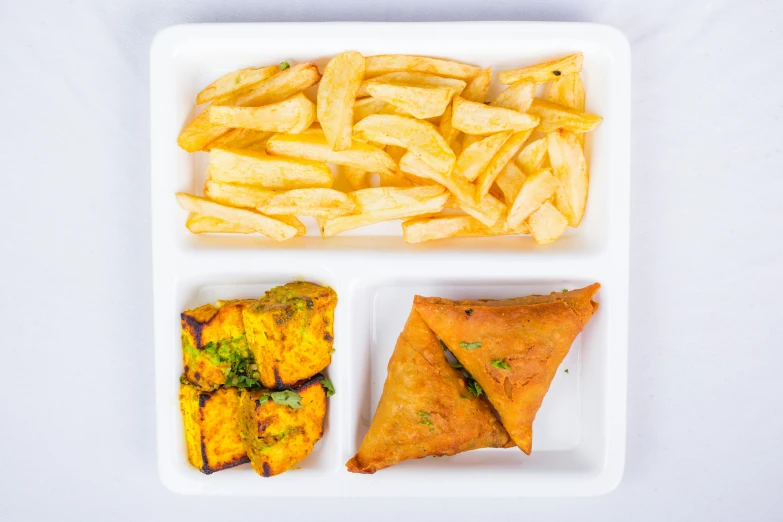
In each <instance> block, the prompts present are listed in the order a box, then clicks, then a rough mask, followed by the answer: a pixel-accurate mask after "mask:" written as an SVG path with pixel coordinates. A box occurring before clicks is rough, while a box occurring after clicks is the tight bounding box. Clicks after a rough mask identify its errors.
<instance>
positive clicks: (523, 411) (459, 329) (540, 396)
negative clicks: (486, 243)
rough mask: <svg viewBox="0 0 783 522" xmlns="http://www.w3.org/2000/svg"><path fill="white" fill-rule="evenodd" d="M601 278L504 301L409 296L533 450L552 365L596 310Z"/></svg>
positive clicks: (512, 431)
mask: <svg viewBox="0 0 783 522" xmlns="http://www.w3.org/2000/svg"><path fill="white" fill-rule="evenodd" d="M599 288H600V285H599V284H598V283H595V284H592V285H590V286H588V287H585V288H582V289H580V290H573V291H570V292H559V293H552V294H551V295H548V296H538V295H533V296H529V297H526V298H520V299H513V300H507V301H475V300H468V301H451V300H448V299H441V298H437V297H421V296H416V297H415V298H414V308H415V309H416V310H417V311H418V312H419V313H420V314H421V317H422V319H423V320H424V322H425V323H427V326H429V327H430V329H432V331H433V332H434V333H435V335H437V336H438V337H439V338H440V339H441V340H442V341H443V342H444V343H445V344H446V346H448V348H449V350H451V352H452V353H453V354H454V356H455V357H456V358H457V360H458V361H459V362H460V363H461V364H462V365H463V366H464V368H465V370H466V371H467V372H468V373H470V375H472V376H473V378H474V379H476V381H477V382H478V384H479V385H480V386H481V388H482V389H483V390H484V392H485V393H486V394H487V398H488V399H489V401H490V402H491V403H492V405H493V406H494V407H495V409H496V410H497V412H498V414H499V415H500V419H501V422H502V423H503V426H504V427H505V429H506V430H507V431H508V433H509V435H510V436H511V438H512V439H513V440H514V442H515V443H516V444H517V446H518V447H519V448H520V449H521V450H522V451H523V452H525V453H526V454H530V450H531V448H532V443H533V420H534V419H535V416H536V413H537V412H538V409H539V408H540V407H541V403H542V401H543V400H544V396H545V395H546V392H547V391H548V390H549V385H550V384H551V382H552V379H553V378H554V376H555V373H556V372H557V367H558V366H559V365H560V363H561V362H562V360H563V358H565V356H566V354H567V353H568V351H569V349H570V348H571V344H572V343H573V341H574V339H575V338H576V336H577V335H579V333H580V332H581V331H582V329H583V328H584V327H585V325H587V322H588V321H589V320H590V318H591V317H592V315H593V313H594V312H595V310H596V308H597V306H598V305H597V304H596V303H595V302H593V301H592V297H593V296H594V295H595V293H596V292H597V291H598V289H599Z"/></svg>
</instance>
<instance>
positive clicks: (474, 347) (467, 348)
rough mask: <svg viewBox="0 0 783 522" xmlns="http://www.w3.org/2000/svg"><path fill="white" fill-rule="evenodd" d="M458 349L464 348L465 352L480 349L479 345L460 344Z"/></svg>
mask: <svg viewBox="0 0 783 522" xmlns="http://www.w3.org/2000/svg"><path fill="white" fill-rule="evenodd" d="M459 346H460V348H465V349H466V350H475V349H476V348H481V343H466V342H464V341H463V342H461V343H459Z"/></svg>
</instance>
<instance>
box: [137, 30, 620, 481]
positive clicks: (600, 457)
mask: <svg viewBox="0 0 783 522" xmlns="http://www.w3.org/2000/svg"><path fill="white" fill-rule="evenodd" d="M349 49H353V50H357V51H360V52H362V53H364V54H381V53H406V54H419V55H428V56H437V57H443V58H452V59H455V60H459V61H464V62H467V63H474V64H477V65H482V66H489V65H492V66H493V67H494V68H495V70H499V69H503V68H511V67H518V66H521V65H524V64H529V63H535V62H538V61H544V60H546V59H550V58H554V57H558V56H562V55H564V54H567V53H571V52H574V51H582V52H583V53H584V57H585V60H584V70H583V73H582V77H583V80H584V84H585V90H586V92H587V110H588V111H589V112H594V113H596V114H600V115H602V116H603V117H604V121H603V123H602V124H601V126H600V127H599V128H598V129H597V130H596V131H595V132H593V133H591V134H590V135H589V136H588V138H587V141H586V154H587V158H588V161H589V165H590V176H591V178H590V193H589V199H588V206H587V212H586V214H585V217H584V220H583V223H582V225H581V226H580V227H579V229H577V230H571V231H570V232H569V233H568V234H567V236H564V237H563V238H561V239H560V240H559V241H557V242H556V243H554V244H552V245H549V246H547V247H539V246H536V245H535V243H534V242H533V241H532V239H530V238H528V237H495V238H461V239H453V240H446V241H441V242H435V243H432V244H426V243H425V244H422V245H407V244H405V243H404V242H403V240H402V238H401V236H400V226H399V222H393V223H382V224H379V225H374V226H370V227H364V228H361V229H358V230H356V231H353V232H350V233H347V234H345V235H343V236H339V237H335V238H332V239H329V240H322V239H321V238H320V236H319V235H318V233H317V230H316V229H315V227H314V226H309V229H310V232H309V233H308V235H306V236H303V237H300V238H295V239H293V240H289V241H287V242H284V243H276V242H274V241H271V240H267V239H264V238H262V237H258V236H241V237H229V236H196V235H192V234H190V232H188V230H187V229H186V228H185V226H184V223H185V220H186V217H187V213H186V212H185V211H183V210H182V209H180V208H179V206H178V205H177V201H176V199H175V197H174V193H175V192H177V191H189V192H194V193H197V194H199V193H201V186H202V185H203V179H204V178H203V177H204V174H203V172H204V167H205V165H206V154H203V153H198V154H187V153H186V152H184V151H182V150H180V149H179V148H178V147H177V143H176V139H177V135H178V134H179V131H180V130H181V128H182V126H183V125H184V123H185V122H187V121H188V120H189V119H190V118H191V117H192V115H193V110H194V108H193V103H194V99H195V95H196V93H197V92H198V91H199V90H200V89H201V88H202V87H203V86H204V85H206V84H208V83H209V82H210V81H211V80H212V79H214V78H215V77H217V76H219V75H221V74H223V73H225V72H228V71H231V70H234V69H238V68H241V67H248V66H253V65H263V64H268V63H277V62H280V61H283V60H291V61H294V62H303V61H315V62H316V63H318V65H319V67H321V68H322V67H323V65H324V64H325V63H326V62H327V61H328V59H329V58H330V57H331V56H333V55H335V54H337V53H339V52H342V51H345V50H349ZM496 88H497V87H496ZM151 111H152V126H151V129H152V226H153V232H152V234H153V263H154V267H153V284H154V310H155V312H154V313H155V316H154V317H155V365H156V394H157V439H158V467H159V472H160V477H161V480H162V481H163V483H164V484H165V485H166V486H167V487H168V488H169V489H171V490H173V491H176V492H179V493H186V494H223V495H254V496H340V495H344V496H544V495H547V496H569V495H596V494H601V493H606V492H608V491H611V490H612V489H614V487H616V485H617V484H618V482H619V480H620V478H621V476H622V472H623V465H624V456H625V429H626V428H625V419H626V413H625V404H626V372H627V363H626V359H627V325H628V236H629V202H628V197H629V175H630V174H629V149H630V146H629V142H630V140H629V122H630V114H629V111H630V52H629V48H628V43H627V41H626V40H625V38H624V37H623V36H622V35H621V34H620V33H619V32H618V31H616V30H615V29H612V28H610V27H606V26H600V25H592V24H570V23H543V22H466V23H421V24H408V23H404V24H403V23H399V24H383V23H323V24H232V25H228V24H216V25H184V26H175V27H171V28H168V29H166V30H164V31H162V32H161V33H160V34H158V36H157V37H156V38H155V41H154V43H153V45H152V52H151ZM307 224H308V225H312V223H309V222H308V223H307ZM294 279H305V280H310V281H314V282H319V283H323V284H327V285H330V286H332V287H333V288H334V289H335V290H336V291H337V294H338V296H339V304H338V307H337V311H336V316H335V350H336V352H335V354H334V357H333V362H332V364H331V366H330V367H329V368H328V370H327V372H328V374H329V376H330V378H331V379H332V381H333V383H334V385H335V388H336V390H337V394H336V395H335V396H334V397H332V398H331V399H330V404H329V411H328V416H327V423H326V430H325V434H324V438H323V439H322V440H321V441H320V442H319V443H318V444H317V446H316V448H315V450H314V451H313V453H312V454H311V455H310V456H308V457H307V458H306V459H305V460H304V461H303V462H301V463H300V465H299V469H296V470H292V471H289V472H287V473H284V474H283V475H280V476H277V477H273V478H269V479H264V478H261V477H259V476H258V475H256V474H255V473H254V472H253V470H252V469H251V468H250V467H249V465H245V466H240V467H237V468H233V469H229V470H224V471H221V472H219V473H215V474H212V475H209V476H207V475H203V474H201V473H200V472H199V471H197V470H196V469H194V468H192V467H191V466H189V465H188V463H187V459H186V455H185V441H184V435H183V428H182V418H181V414H180V411H179V403H178V398H177V393H178V387H179V376H180V374H181V373H182V358H181V351H180V326H179V314H180V312H181V311H182V310H185V309H187V308H189V307H194V306H197V305H201V304H204V303H206V302H210V301H214V300H215V299H227V298H235V297H258V296H259V295H261V294H262V293H263V291H264V290H266V289H267V288H270V287H272V286H276V285H278V284H283V283H286V282H288V281H291V280H294ZM595 281H598V282H600V283H601V285H602V288H601V290H600V292H599V293H598V295H597V298H596V300H597V301H599V302H600V305H601V306H600V309H599V311H598V313H597V314H596V315H595V316H594V317H593V319H592V320H591V322H590V324H589V325H588V326H587V328H586V329H585V331H584V332H583V333H582V334H581V335H580V336H579V337H578V338H577V340H576V342H575V343H574V345H573V347H572V349H571V352H570V354H569V355H568V357H567V358H566V360H565V362H564V363H563V366H562V367H561V368H568V369H569V372H568V373H567V374H566V373H565V372H562V371H561V372H559V374H558V376H557V377H556V378H555V380H554V382H553V384H552V388H551V390H550V392H549V394H548V395H547V397H546V399H545V400H544V404H543V407H542V408H541V410H540V412H539V414H538V417H537V418H536V422H535V424H534V439H533V440H534V442H533V453H532V455H531V456H529V457H528V456H525V455H524V454H522V453H521V452H519V451H513V450H500V449H483V450H477V451H472V452H467V453H464V454H461V455H458V456H455V457H450V458H443V459H422V460H418V461H413V462H406V463H403V464H400V465H398V466H395V467H393V468H389V469H386V470H382V471H380V472H378V473H376V474H375V475H354V474H351V473H348V472H347V471H346V469H345V462H346V461H347V460H348V459H349V458H350V457H351V456H353V455H354V453H355V451H356V449H357V448H358V446H359V444H360V443H361V440H362V438H363V436H364V433H365V432H366V430H367V427H368V426H369V422H370V420H371V418H372V413H373V411H374V408H375V406H376V404H377V402H378V398H379V396H380V392H381V390H382V388H383V382H384V379H385V377H386V363H387V361H388V359H389V356H390V355H391V351H392V350H393V348H394V343H395V341H396V338H397V335H398V334H399V332H400V331H401V330H402V327H403V324H404V322H405V318H406V317H407V314H408V312H409V310H410V307H411V303H412V299H413V295H414V294H422V295H437V296H442V297H452V298H467V297H481V298H503V297H513V296H520V295H527V294H530V293H548V292H550V291H553V290H560V289H562V288H577V287H581V286H585V285H586V284H589V283H592V282H595Z"/></svg>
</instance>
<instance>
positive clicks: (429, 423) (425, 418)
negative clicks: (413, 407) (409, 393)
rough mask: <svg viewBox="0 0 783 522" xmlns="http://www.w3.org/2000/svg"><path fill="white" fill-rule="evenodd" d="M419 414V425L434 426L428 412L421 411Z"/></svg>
mask: <svg viewBox="0 0 783 522" xmlns="http://www.w3.org/2000/svg"><path fill="white" fill-rule="evenodd" d="M417 413H418V414H419V417H421V420H420V421H419V424H424V425H425V426H432V421H431V420H430V414H429V413H427V412H426V411H420V412H417Z"/></svg>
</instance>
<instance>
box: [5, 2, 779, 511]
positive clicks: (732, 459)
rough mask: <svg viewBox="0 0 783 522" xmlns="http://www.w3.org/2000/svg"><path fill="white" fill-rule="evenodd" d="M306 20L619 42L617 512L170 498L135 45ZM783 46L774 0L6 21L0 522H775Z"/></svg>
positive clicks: (100, 14)
mask: <svg viewBox="0 0 783 522" xmlns="http://www.w3.org/2000/svg"><path fill="white" fill-rule="evenodd" d="M232 4H234V5H232ZM308 20H311V21H316V20H375V21H384V20H389V21H418V20H421V21H423V20H427V21H437V20H562V21H591V22H601V23H607V24H611V25H614V26H616V27H618V28H619V29H621V30H622V31H623V32H624V33H625V34H626V35H627V36H628V39H629V40H630V42H631V46H632V49H633V89H634V91H633V126H632V129H633V137H632V143H633V149H632V156H633V161H632V196H631V197H632V201H631V209H632V211H631V217H632V222H631V230H632V232H631V324H630V351H629V361H630V362H629V364H630V367H629V383H628V387H629V390H628V391H629V397H628V422H629V426H628V452H627V464H626V471H625V477H624V479H623V482H622V483H621V485H620V487H619V488H618V489H617V490H616V491H615V492H614V493H612V494H610V495H607V496H604V497H598V498H592V499H523V500H515V499H508V500H502V499H501V500H491V501H489V500H471V499H462V500H459V501H454V500H449V501H444V500H427V499H420V500H393V499H386V500H373V499H363V500H339V499H334V500H319V501H315V500H307V499H305V500H302V501H291V500H285V501H275V500H249V499H229V498H225V499H224V498H185V497H177V496H174V495H172V494H170V493H169V492H168V491H166V490H164V489H163V487H162V486H161V485H160V482H159V481H158V478H157V473H156V467H155V439H154V400H153V397H154V392H153V386H152V384H153V349H152V308H151V305H152V297H151V254H150V218H149V210H150V209H149V179H148V176H149V136H148V134H149V110H148V108H149V107H148V101H149V94H148V88H149V86H148V80H149V75H148V66H149V58H148V56H149V55H148V52H149V45H150V42H151V40H152V37H153V35H154V34H155V32H156V31H158V30H159V29H161V28H163V27H165V26H167V25H171V24H175V23H183V22H240V21H308ZM782 48H783V3H781V2H779V1H777V0H770V1H760V0H735V1H709V2H708V1H704V2H684V1H678V0H655V1H652V2H620V1H614V2H612V1H600V0H592V1H588V0H571V1H566V0H542V1H535V2H525V1H522V0H516V1H502V0H475V1H468V0H451V1H447V0H426V1H416V0H390V1H388V2H380V1H379V2H369V1H358V0H355V1H350V0H349V1H346V0H342V1H338V0H333V1H331V2H322V1H320V0H310V1H297V0H280V1H264V2H253V3H251V2H231V1H227V0H181V1H180V0H178V1H172V2H165V1H152V0H148V1H140V2H132V1H130V0H114V1H106V2H102V1H98V0H95V1H93V2H88V1H78V0H72V1H54V0H50V1H47V2H39V1H33V0H28V1H26V2H21V1H17V2H14V1H12V0H0V99H2V102H1V103H0V107H2V109H1V110H0V169H1V170H0V181H1V182H2V184H1V185H0V188H1V189H2V197H3V201H2V202H1V203H0V224H2V236H0V237H1V238H2V239H1V240H0V269H2V270H0V377H1V378H2V381H1V382H2V385H3V389H4V393H3V396H2V399H0V519H1V520H3V521H5V520H14V521H15V520H80V521H87V520H99V521H103V520H129V521H131V520H132V521H135V520H179V519H189V520H195V519H198V520H204V521H211V520H227V519H248V520H261V519H270V520H279V519H281V517H286V518H288V519H294V518H295V519H307V520H333V519H334V520H338V519H339V520H351V519H354V518H359V517H361V518H362V519H370V520H400V519H401V517H405V519H410V520H413V519H419V518H422V519H424V518H429V519H431V520H463V519H464V520H471V521H478V520H550V519H551V520H579V521H588V520H601V521H606V520H630V519H634V520H651V521H652V520H662V519H666V520H738V519H742V520H775V519H777V520H780V518H781V517H783V494H782V493H781V487H783V408H782V407H781V406H783V335H781V334H782V333H783V332H781V328H780V326H781V324H783V299H782V298H781V290H782V287H783V276H781V269H782V268H783V212H781V205H783V152H781V148H782V147H783V146H782V145H781V143H782V142H783V72H781V70H782V68H783V51H782V50H781V49H782ZM422 488H426V484H422Z"/></svg>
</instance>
